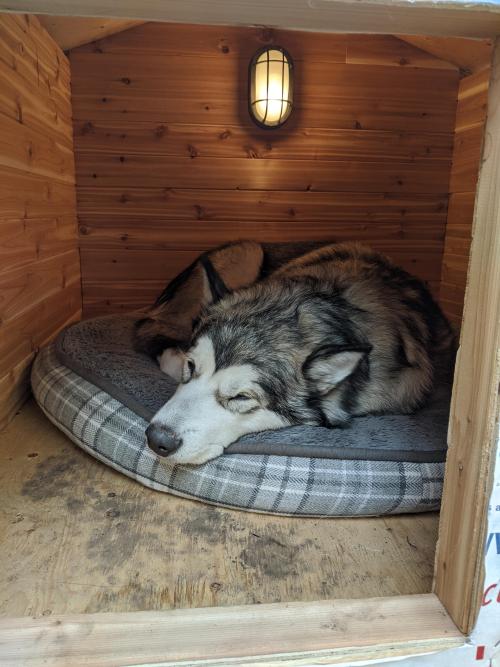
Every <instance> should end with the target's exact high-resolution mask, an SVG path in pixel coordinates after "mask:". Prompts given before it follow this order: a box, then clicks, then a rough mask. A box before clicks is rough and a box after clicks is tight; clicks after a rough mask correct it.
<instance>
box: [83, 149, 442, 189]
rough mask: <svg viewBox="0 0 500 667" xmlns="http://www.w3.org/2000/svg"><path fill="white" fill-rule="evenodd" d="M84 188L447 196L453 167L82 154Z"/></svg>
mask: <svg viewBox="0 0 500 667" xmlns="http://www.w3.org/2000/svg"><path fill="white" fill-rule="evenodd" d="M76 175H77V179H78V183H79V185H81V186H83V187H90V186H92V185H94V186H98V187H100V186H103V187H117V186H121V187H164V188H190V189H194V190H197V189H200V188H202V189H212V188H213V189H223V190H284V191H292V190H302V191H309V190H313V191H316V192H349V191H352V192H358V191H362V192H404V193H411V192H416V193H419V192H420V193H424V192H427V193H441V192H446V190H447V187H448V180H449V171H448V166H447V165H446V164H445V165H442V164H441V163H439V162H435V161H434V160H422V161H419V162H399V163H398V162H355V161H350V162H343V161H340V162H333V161H329V162H314V161H311V160H279V161H277V160H258V159H244V158H233V159H224V158H203V157H197V158H195V159H191V158H177V157H165V156H149V155H141V156H137V155H134V154H132V155H114V154H107V153H98V154H93V153H82V154H80V155H79V158H78V161H77V164H76Z"/></svg>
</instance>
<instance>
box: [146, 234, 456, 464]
mask: <svg viewBox="0 0 500 667" xmlns="http://www.w3.org/2000/svg"><path fill="white" fill-rule="evenodd" d="M315 246H316V247H315V248H313V249H311V247H309V248H308V249H307V250H309V252H307V251H306V252H304V248H300V247H297V246H286V245H285V246H274V247H265V246H264V247H263V246H261V245H260V244H257V243H253V242H242V243H238V244H232V245H229V246H223V247H222V248H219V249H216V250H214V251H212V252H210V253H206V254H204V255H202V256H201V257H200V258H199V259H198V260H197V261H196V262H195V263H194V264H193V265H191V267H189V269H187V270H186V271H185V272H184V273H183V274H181V275H180V276H179V277H178V278H177V279H175V280H174V281H173V282H172V283H171V284H170V285H169V286H168V287H167V288H166V290H165V291H164V292H163V294H162V295H161V296H160V297H159V299H158V301H157V302H156V304H155V306H154V307H153V308H152V309H151V310H150V311H149V312H148V313H147V314H146V316H145V317H144V318H143V319H142V320H140V321H139V322H138V323H137V325H136V330H135V340H136V348H137V349H140V350H142V351H145V352H147V353H149V354H151V355H153V356H156V357H157V358H158V360H159V363H160V366H161V368H162V369H163V370H164V371H165V372H167V373H168V374H169V375H172V376H173V377H175V378H176V379H177V380H178V381H179V382H180V384H179V387H178V389H177V391H176V393H175V394H174V396H173V397H172V398H171V399H170V400H169V401H168V402H167V403H166V404H165V405H164V406H163V407H162V408H161V409H160V410H159V411H158V412H157V414H156V415H155V416H154V418H153V420H152V421H151V424H150V425H149V427H148V429H147V438H148V444H149V446H150V447H151V448H152V449H153V450H154V451H155V452H156V453H157V454H159V455H160V456H162V457H168V458H169V460H170V461H171V462H173V463H182V464H201V463H204V462H206V461H208V460H210V459H212V458H215V457H217V456H219V455H220V454H222V452H223V451H224V448H225V447H227V446H228V445H229V444H231V443H232V442H234V441H235V440H237V439H238V438H240V437H241V436H243V435H245V434H247V433H253V432H257V431H264V430H270V429H277V428H281V427H284V426H290V425H294V424H312V425H322V426H329V427H334V426H345V425H346V424H347V423H348V421H349V419H350V418H351V417H353V416H360V415H366V414H374V413H375V414H376V413H384V412H393V413H409V412H412V411H414V410H415V409H417V408H418V407H419V406H420V405H422V403H423V402H424V400H425V398H426V397H427V396H428V394H429V392H430V391H431V389H432V387H433V381H434V377H435V374H436V369H437V367H438V366H442V367H444V368H451V365H452V360H453V356H454V350H455V337H454V334H453V331H452V329H451V327H450V325H449V323H448V321H447V320H446V318H445V317H444V315H443V313H442V312H441V310H440V308H439V306H438V305H437V304H436V302H435V301H434V299H433V298H432V296H431V295H430V293H429V291H428V290H427V288H426V287H425V285H424V284H423V283H422V282H421V281H419V280H418V279H417V278H415V277H413V276H411V275H410V274H408V273H407V272H406V271H403V270H402V269H400V268H398V267H396V266H395V265H393V264H392V263H391V262H390V261H389V260H388V259H387V258H385V257H383V256H382V255H380V254H378V253H375V252H373V251H372V250H370V249H369V248H366V247H362V246H359V245H355V244H332V245H327V246H323V247H318V244H315Z"/></svg>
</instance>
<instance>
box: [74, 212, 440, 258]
mask: <svg viewBox="0 0 500 667" xmlns="http://www.w3.org/2000/svg"><path fill="white" fill-rule="evenodd" d="M79 230H80V247H82V248H96V249H105V248H110V249H114V248H126V249H134V250H139V249H143V250H145V249H148V248H150V249H152V250H159V249H164V250H168V249H191V248H196V249H199V248H204V249H208V248H213V247H214V246H216V245H222V244H223V243H227V242H229V241H237V240H240V239H245V238H247V239H254V240H257V241H261V242H267V243H280V242H284V241H307V240H311V238H314V239H315V240H317V241H324V242H325V243H328V242H330V241H332V242H333V241H339V242H340V241H361V242H363V243H366V244H368V245H370V244H372V243H374V242H375V241H376V242H377V243H378V244H379V245H380V244H381V243H384V245H385V246H386V247H387V248H396V247H401V248H404V247H406V246H408V245H410V244H411V246H412V247H414V248H416V247H418V245H419V243H424V244H427V243H429V242H432V241H433V242H434V243H435V244H436V247H440V246H441V245H442V242H443V239H444V234H445V220H444V219H443V221H442V223H441V224H439V223H438V222H434V221H433V222H430V223H419V222H408V221H403V222H393V223H390V222H387V223H382V222H381V223H373V224H372V223H369V222H368V223H366V222H363V221H356V220H353V221H337V222H335V221H332V220H328V221H325V222H311V221H308V222H301V221H296V220H291V221H282V222H275V221H267V222H253V221H249V222H241V221H240V220H234V221H228V222H217V221H210V222H209V224H206V223H205V222H204V221H203V220H201V221H197V222H193V223H192V224H191V225H190V226H189V227H186V223H185V222H183V221H178V220H161V219H160V220H157V219H154V220H150V221H148V224H147V225H144V224H141V220H140V219H138V218H115V219H114V220H110V219H109V218H98V217H94V218H92V219H86V218H81V219H80V226H79Z"/></svg>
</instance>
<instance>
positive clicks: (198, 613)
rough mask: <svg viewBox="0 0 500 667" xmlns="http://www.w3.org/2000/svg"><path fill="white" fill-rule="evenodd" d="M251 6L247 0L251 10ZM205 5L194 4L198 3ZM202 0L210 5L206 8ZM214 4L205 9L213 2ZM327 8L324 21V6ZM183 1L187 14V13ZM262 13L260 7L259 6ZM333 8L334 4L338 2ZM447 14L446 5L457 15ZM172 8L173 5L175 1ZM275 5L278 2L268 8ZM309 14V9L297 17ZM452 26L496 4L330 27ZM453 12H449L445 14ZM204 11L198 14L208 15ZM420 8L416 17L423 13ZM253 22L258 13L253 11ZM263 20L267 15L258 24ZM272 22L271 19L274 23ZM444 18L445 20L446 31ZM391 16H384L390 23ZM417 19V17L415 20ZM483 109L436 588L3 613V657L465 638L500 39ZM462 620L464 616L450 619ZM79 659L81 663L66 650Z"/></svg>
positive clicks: (484, 403)
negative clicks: (226, 604) (243, 603)
mask: <svg viewBox="0 0 500 667" xmlns="http://www.w3.org/2000/svg"><path fill="white" fill-rule="evenodd" d="M283 2H284V0H275V1H274V2H270V1H269V0H255V1H252V2H250V3H249V2H248V1H247V0H238V1H237V0H232V3H231V4H232V7H233V10H232V15H231V21H229V20H228V19H226V20H222V19H221V16H222V14H221V12H222V11H223V9H224V8H226V9H227V7H228V2H227V0H213V2H210V3H203V0H182V1H178V0H172V2H169V3H165V2H161V0H124V1H120V2H118V1H117V0H99V2H98V1H97V0H73V1H72V2H71V3H70V2H67V1H66V0H64V1H62V0H10V1H8V2H7V1H5V0H0V11H7V10H9V11H13V12H44V13H53V14H64V13H65V14H73V15H94V16H99V15H101V16H121V17H123V18H133V19H144V20H169V21H175V20H179V21H180V20H189V18H190V19H191V22H193V20H195V19H194V17H195V16H197V20H198V22H204V23H217V22H218V23H228V22H232V21H235V22H237V17H235V16H233V14H234V12H235V11H236V12H237V10H238V8H240V9H241V16H240V19H241V20H240V22H241V23H245V22H246V23H248V12H249V11H253V12H254V14H253V16H254V17H255V16H261V15H262V16H263V17H264V22H266V23H269V24H272V23H273V18H272V17H273V16H278V14H277V13H276V11H277V10H278V9H279V8H280V7H281V9H283V7H284V5H283ZM285 4H286V5H287V6H288V10H287V12H285V14H283V15H284V16H287V15H288V16H290V17H291V18H290V19H285V20H284V21H281V22H278V25H279V27H284V28H293V27H295V28H302V29H304V28H308V29H311V30H312V29H318V28H317V27H316V22H317V20H318V14H314V15H313V16H311V12H310V8H309V9H307V8H305V7H304V3H303V2H300V0H291V1H290V2H288V1H287V2H286V3H285ZM250 5H252V8H253V9H252V8H250ZM196 6H198V8H199V9H200V12H199V13H198V14H196V12H195V8H196ZM202 7H203V11H202ZM207 7H208V9H207ZM325 7H327V8H328V10H329V11H331V12H332V13H331V15H330V19H329V22H328V21H327V22H326V23H325V18H324V16H323V14H324V11H325ZM186 11H189V12H191V15H190V16H189V17H188V16H186ZM260 11H261V14H259V12H260ZM337 11H338V12H339V13H338V15H337V16H336V15H335V12H337ZM450 11H451V12H452V16H451V15H450V14H449V13H450ZM176 12H177V13H176ZM273 12H274V13H273ZM301 12H302V15H301ZM388 13H390V14H392V16H393V18H394V20H393V22H391V32H399V33H402V34H411V33H413V34H415V33H416V32H418V33H420V34H424V35H425V34H433V33H434V32H435V31H436V26H439V30H440V34H441V35H443V32H446V34H447V35H449V36H458V35H462V36H469V37H485V36H487V37H495V36H497V35H500V6H498V5H497V10H494V9H493V8H491V9H485V8H484V6H483V8H482V9H481V10H479V9H478V10H476V9H474V8H471V7H470V6H469V7H466V6H464V5H460V4H458V3H457V4H456V5H453V4H452V3H445V4H444V6H443V5H437V4H434V5H432V4H431V5H429V3H424V2H422V3H419V5H418V6H415V5H412V3H411V2H406V0H404V1H403V0H402V1H400V2H396V3H393V2H390V1H389V0H381V1H380V0H379V2H372V3H368V2H366V3H365V2H363V1H362V2H355V3H352V2H351V1H350V0H325V2H323V3H322V10H321V12H319V14H321V16H322V17H323V18H321V21H322V27H321V29H322V30H323V31H324V30H325V29H326V28H325V25H332V26H334V27H333V29H332V30H331V31H332V32H336V31H350V32H363V31H364V32H386V17H387V15H388ZM446 16H448V17H449V21H448V22H446V23H443V20H445V21H446V20H447V19H446ZM200 17H201V18H200ZM415 19H416V20H415ZM254 22H255V21H254ZM261 22H262V21H259V23H261ZM274 23H275V24H276V21H274ZM443 25H445V26H446V28H444V29H443ZM383 26H384V27H383ZM415 26H417V28H416V27H415ZM488 109H489V113H488V120H487V125H486V137H485V142H484V148H483V157H482V165H481V169H480V176H479V184H478V188H477V194H476V205H475V212H474V226H473V242H472V247H471V255H470V263H469V281H468V287H467V291H466V297H465V308H464V320H463V328H462V338H461V345H460V351H459V356H458V362H457V367H456V371H455V386H454V392H453V400H452V411H451V416H450V428H449V453H448V459H447V467H446V477H445V488H444V494H443V505H442V513H441V525H440V535H439V541H438V546H437V556H436V570H435V585H434V591H435V592H434V593H433V594H429V595H415V596H406V597H396V598H378V599H372V600H337V601H324V602H315V603H290V604H286V603H283V604H277V605H250V606H247V607H233V608H211V609H192V610H173V611H165V612H131V613H122V614H95V615H78V616H61V617H59V618H53V617H51V618H50V619H48V618H47V619H46V618H42V619H29V618H23V619H3V620H1V621H0V664H2V665H5V666H9V665H20V664H29V665H32V666H36V665H42V664H44V665H53V666H54V667H56V666H59V665H68V664H82V665H83V664H84V665H95V666H99V667H101V666H111V665H118V664H119V665H138V664H141V665H160V664H161V665H168V664H175V663H177V662H179V661H181V662H184V663H185V664H218V665H222V664H233V665H234V664H239V665H242V664H259V662H262V663H264V662H265V664H266V665H274V664H281V665H283V664H287V665H292V664H295V665H300V664H310V661H311V660H312V659H314V660H315V661H316V663H317V664H332V665H333V664H336V663H338V662H342V661H345V660H351V661H352V660H361V659H365V660H367V659H374V658H380V659H381V658H384V657H388V656H397V655H407V654H412V653H420V652H430V651H437V650H444V649H445V648H449V647H452V646H458V645H462V644H463V643H464V641H465V639H464V636H463V634H462V633H465V634H467V633H468V632H469V631H470V630H471V628H472V627H473V625H474V623H475V620H476V618H477V613H478V610H479V606H480V598H481V592H482V588H483V580H484V554H483V549H484V542H485V531H486V511H487V507H488V500H489V497H490V493H491V486H492V470H491V468H492V465H491V464H492V462H493V461H494V454H495V450H496V445H497V442H496V424H497V421H498V408H499V400H498V383H499V379H500V353H499V348H500V41H499V40H498V39H497V41H496V46H495V50H494V57H493V67H492V78H491V85H490V90H489V104H488ZM455 624H456V626H458V629H457V627H456V626H455ZM71 660H73V662H71Z"/></svg>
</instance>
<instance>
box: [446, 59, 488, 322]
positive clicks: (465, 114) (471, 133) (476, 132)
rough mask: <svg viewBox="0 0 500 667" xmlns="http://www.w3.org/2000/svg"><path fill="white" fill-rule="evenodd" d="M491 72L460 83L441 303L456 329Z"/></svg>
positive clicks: (467, 257)
mask: <svg viewBox="0 0 500 667" xmlns="http://www.w3.org/2000/svg"><path fill="white" fill-rule="evenodd" d="M490 73H491V72H490V68H489V67H486V68H485V69H483V70H481V71H480V72H478V73H477V74H471V75H470V76H467V77H465V78H464V79H462V80H461V82H460V86H459V90H458V106H457V120H456V129H455V140H454V148H453V160H452V166H451V174H450V199H449V206H448V220H447V224H446V240H445V247H444V254H443V267H442V273H441V288H440V301H441V305H442V306H443V309H444V311H445V313H446V314H447V316H448V317H449V319H450V320H451V321H452V322H453V323H454V324H455V326H456V327H457V328H458V327H460V323H461V321H462V310H463V303H464V294H465V283H466V281H467V268H468V266H469V250H470V244H471V239H472V218H473V214H474V201H475V198H476V183H477V176H478V171H479V163H480V157H481V148H482V140H483V132H484V126H485V123H486V113H487V104H488V86H489V80H490Z"/></svg>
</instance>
